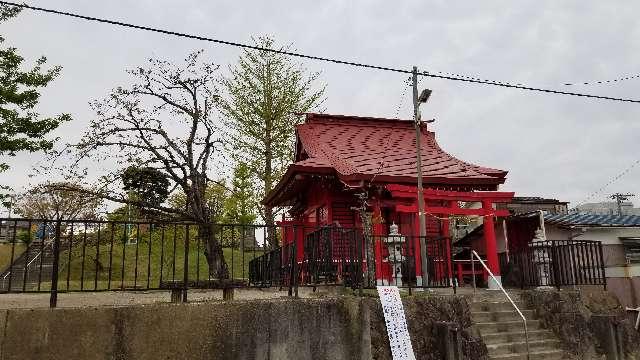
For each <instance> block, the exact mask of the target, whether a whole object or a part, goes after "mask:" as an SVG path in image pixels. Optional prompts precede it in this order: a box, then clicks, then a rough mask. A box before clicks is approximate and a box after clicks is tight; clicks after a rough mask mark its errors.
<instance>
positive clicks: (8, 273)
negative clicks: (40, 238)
mask: <svg viewBox="0 0 640 360" xmlns="http://www.w3.org/2000/svg"><path fill="white" fill-rule="evenodd" d="M67 248H68V246H67V247H64V248H63V247H61V251H64V250H65V249H67ZM52 270H53V249H51V247H50V246H42V243H40V242H33V243H31V244H30V245H29V247H28V248H27V250H25V252H23V253H22V254H21V255H20V256H18V257H16V259H14V261H13V264H10V265H9V266H7V268H6V269H4V270H3V271H2V272H1V273H0V292H5V291H23V290H27V291H30V290H36V289H37V288H38V283H40V284H41V285H42V284H47V283H50V282H51V272H52ZM9 284H11V288H9Z"/></svg>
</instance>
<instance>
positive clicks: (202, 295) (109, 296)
mask: <svg viewBox="0 0 640 360" xmlns="http://www.w3.org/2000/svg"><path fill="white" fill-rule="evenodd" d="M342 291H346V292H350V291H348V290H344V288H342V287H340V286H336V287H322V288H320V289H318V292H316V293H314V292H313V290H312V288H308V287H301V288H299V296H300V297H302V298H307V297H317V296H327V295H331V294H337V293H340V292H342ZM414 291H415V289H414ZM366 292H367V293H373V295H375V290H367V291H366ZM403 292H404V291H403ZM457 293H458V295H467V296H473V295H474V291H473V289H471V288H468V287H467V288H458V291H457ZM509 293H510V294H512V296H513V297H514V298H517V297H518V295H519V291H517V290H511V289H510V290H509ZM425 294H433V295H453V289H451V288H447V289H433V290H429V291H427V292H425ZM286 296H287V289H284V290H283V291H278V289H277V288H272V289H258V288H249V289H236V290H235V294H234V299H236V300H254V299H277V298H281V297H286ZM474 298H476V299H482V298H495V299H496V300H501V301H504V300H506V298H504V294H503V293H502V292H501V291H488V290H486V289H478V292H477V293H476V294H475V296H474ZM188 300H189V302H202V301H215V300H222V290H189V293H188ZM514 300H515V299H514ZM170 301H171V292H169V291H111V292H82V293H80V292H76V293H60V294H58V307H96V306H128V305H144V304H156V303H168V302H170ZM44 307H49V294H48V293H41V294H0V309H18V308H24V309H33V308H44Z"/></svg>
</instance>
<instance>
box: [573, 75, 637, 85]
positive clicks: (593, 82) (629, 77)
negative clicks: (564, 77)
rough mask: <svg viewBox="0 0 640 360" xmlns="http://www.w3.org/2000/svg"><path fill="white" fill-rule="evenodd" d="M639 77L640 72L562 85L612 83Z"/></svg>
mask: <svg viewBox="0 0 640 360" xmlns="http://www.w3.org/2000/svg"><path fill="white" fill-rule="evenodd" d="M637 78H640V74H636V75H629V76H623V77H619V78H616V79H611V80H599V81H587V82H575V83H564V84H562V85H566V86H573V85H594V84H610V83H614V82H621V81H625V80H632V79H637Z"/></svg>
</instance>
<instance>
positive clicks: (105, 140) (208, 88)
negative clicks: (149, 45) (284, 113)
mask: <svg viewBox="0 0 640 360" xmlns="http://www.w3.org/2000/svg"><path fill="white" fill-rule="evenodd" d="M201 55H202V51H199V52H195V53H192V54H190V55H189V56H188V57H187V58H186V59H185V61H184V63H182V64H173V63H171V62H168V61H164V60H159V59H150V60H149V63H148V65H147V66H146V67H139V68H137V69H134V70H131V71H128V73H129V74H130V75H131V77H132V78H133V82H132V85H130V86H128V87H118V88H116V89H114V90H113V91H112V92H111V94H109V95H108V96H107V97H106V98H105V99H104V100H101V101H94V102H93V103H92V107H93V109H94V110H95V112H96V118H95V119H94V120H92V121H91V123H90V126H89V130H88V131H87V132H86V134H85V135H84V136H83V138H82V140H81V141H80V142H79V143H77V144H73V145H72V146H71V148H72V149H74V151H72V152H71V155H72V157H73V158H74V160H75V161H74V164H77V163H79V162H81V161H83V160H85V159H87V160H94V161H96V160H98V161H99V160H101V159H103V158H110V159H115V160H116V161H118V163H119V164H124V165H125V166H128V165H130V164H138V166H140V167H148V168H153V169H155V170H157V171H158V172H161V173H163V174H164V175H165V176H166V179H168V181H169V184H170V185H169V192H168V193H174V192H175V191H178V192H181V193H183V194H184V195H185V198H186V199H185V204H187V205H188V206H181V207H173V206H170V205H162V204H158V203H157V201H155V200H157V199H155V200H154V199H151V200H152V201H149V199H145V198H138V199H133V200H132V199H130V198H129V197H128V194H127V192H126V191H122V187H120V186H118V185H119V184H120V182H119V181H118V179H119V178H120V174H121V173H122V169H117V170H115V171H114V172H112V173H110V174H107V175H106V176H104V177H103V178H101V180H100V181H99V183H97V184H94V189H96V190H94V191H92V193H94V194H96V195H98V196H100V197H102V198H104V199H107V200H111V201H115V202H119V203H125V204H126V203H128V204H131V205H134V206H138V207H140V208H145V209H154V210H158V211H163V212H165V213H167V214H173V215H175V216H178V217H180V218H182V219H185V220H190V221H194V222H196V223H197V224H198V236H200V238H201V239H202V243H204V244H205V251H204V253H205V256H206V258H207V262H208V265H209V273H210V276H211V277H212V278H220V279H222V278H227V277H228V275H229V271H228V268H227V265H226V263H225V260H224V254H223V252H222V246H221V244H220V243H219V242H218V241H217V239H216V238H215V237H213V236H212V228H211V224H210V219H211V214H212V209H211V207H210V203H209V202H208V201H207V198H206V189H207V187H208V184H210V183H212V182H213V181H212V180H211V178H210V176H209V175H210V174H209V172H210V161H211V159H212V158H213V154H214V150H215V147H216V144H217V134H216V126H217V122H216V121H215V119H214V118H213V112H214V110H215V101H214V99H215V97H216V96H217V90H216V87H215V82H216V80H215V79H216V78H217V75H216V71H217V70H218V66H217V65H215V64H211V63H208V62H205V61H203V60H202V59H201ZM74 175H76V176H78V177H80V178H82V177H83V175H84V174H83V172H82V171H79V172H76V173H75V174H74Z"/></svg>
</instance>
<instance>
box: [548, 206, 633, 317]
mask: <svg viewBox="0 0 640 360" xmlns="http://www.w3.org/2000/svg"><path fill="white" fill-rule="evenodd" d="M544 223H545V232H546V237H547V239H558V240H565V239H566V240H595V241H600V242H602V252H603V261H604V267H605V276H606V278H607V289H608V290H610V291H611V292H613V293H614V294H615V295H616V296H617V297H618V299H619V300H620V302H621V303H622V304H623V305H625V306H629V307H634V308H635V307H638V306H640V216H638V215H623V216H618V215H593V214H566V215H558V214H546V215H545V216H544Z"/></svg>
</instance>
